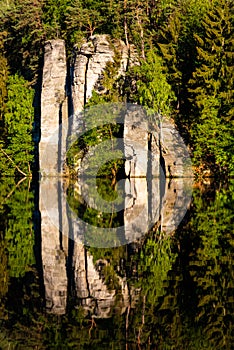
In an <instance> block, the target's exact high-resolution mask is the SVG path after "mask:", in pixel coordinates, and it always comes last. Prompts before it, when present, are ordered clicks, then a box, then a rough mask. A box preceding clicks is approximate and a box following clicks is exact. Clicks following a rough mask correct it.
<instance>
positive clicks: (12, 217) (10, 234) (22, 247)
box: [5, 180, 35, 277]
mask: <svg viewBox="0 0 234 350" xmlns="http://www.w3.org/2000/svg"><path fill="white" fill-rule="evenodd" d="M29 186H30V183H29V182H28V181H26V180H24V181H23V182H21V183H20V185H19V186H18V187H17V188H15V191H14V192H13V193H12V195H11V196H10V197H9V199H8V200H7V201H6V205H7V207H8V210H9V214H8V216H7V223H6V232H5V241H6V242H7V251H8V266H9V275H10V276H11V277H22V276H24V274H25V273H26V271H28V270H29V269H30V267H31V266H32V265H33V264H34V263H35V258H34V252H33V247H34V232H33V223H32V214H33V206H34V205H33V194H32V192H30V191H29ZM22 208H24V210H23V214H22Z"/></svg>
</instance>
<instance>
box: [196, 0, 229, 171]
mask: <svg viewBox="0 0 234 350" xmlns="http://www.w3.org/2000/svg"><path fill="white" fill-rule="evenodd" d="M233 11H234V9H233V6H232V1H225V0H221V1H219V2H217V3H216V4H215V6H213V8H212V10H211V11H209V13H208V15H207V16H206V17H205V19H204V21H203V22H202V29H203V33H202V35H198V34H195V39H196V41H197V66H196V70H195V72H194V73H193V77H192V79H191V80H190V82H189V83H190V99H191V102H192V103H193V106H194V108H193V110H192V113H193V115H194V122H193V125H192V136H193V141H194V144H195V146H194V155H195V159H196V161H197V162H201V161H202V162H204V163H207V165H208V167H212V166H213V167H214V169H216V167H218V168H219V171H220V172H224V171H227V172H228V171H233V170H234V159H233V143H234V133H233V126H234V125H233V118H232V117H233V111H234V109H233V105H234V95H233V82H234V66H233V62H234V61H233V58H234V45H233V44H234V40H233V34H234V30H233V14H234V12H233Z"/></svg>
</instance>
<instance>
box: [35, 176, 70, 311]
mask: <svg viewBox="0 0 234 350" xmlns="http://www.w3.org/2000/svg"><path fill="white" fill-rule="evenodd" d="M59 187H60V183H59V182H57V179H54V178H50V179H49V178H46V179H44V178H43V180H42V182H41V183H40V203H39V207H40V212H41V252H42V253H41V254H42V266H43V277H44V286H45V299H46V309H47V311H48V312H51V313H54V314H64V313H65V312H66V304H67V283H68V282H67V272H66V255H67V253H68V252H67V237H66V236H65V235H63V236H62V241H61V240H60V230H59V222H60V219H61V217H60V216H61V211H60V210H59V209H60V208H59V202H60V197H59V195H60V189H59Z"/></svg>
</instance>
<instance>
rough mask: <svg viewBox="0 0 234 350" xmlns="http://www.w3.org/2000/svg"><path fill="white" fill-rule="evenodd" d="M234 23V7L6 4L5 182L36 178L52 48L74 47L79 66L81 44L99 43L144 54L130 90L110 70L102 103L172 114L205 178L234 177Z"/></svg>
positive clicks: (57, 0) (95, 0) (0, 27)
mask: <svg viewBox="0 0 234 350" xmlns="http://www.w3.org/2000/svg"><path fill="white" fill-rule="evenodd" d="M233 24H234V6H233V1H232V0H158V1H156V0H147V1H141V0H118V1H117V0H106V1H102V0H87V1H84V0H8V1H5V0H4V1H3V0H1V1H0V75H1V78H0V159H1V162H0V173H1V176H16V177H19V176H25V175H26V176H31V175H32V172H33V170H35V169H36V162H35V153H36V151H35V143H36V142H37V140H36V137H35V125H37V124H36V123H35V119H36V118H37V117H38V115H40V90H41V79H42V68H43V48H44V43H45V42H46V40H49V39H56V38H62V39H64V40H65V42H66V49H67V57H68V64H69V60H70V58H71V56H72V50H73V47H74V45H75V44H76V45H79V44H80V43H82V42H83V41H84V40H86V39H87V38H89V37H90V36H91V35H94V34H108V35H110V37H111V38H116V39H121V40H123V41H124V42H125V44H126V45H128V46H129V47H130V45H134V47H135V48H136V50H137V52H138V57H139V61H140V65H139V66H137V67H135V68H129V71H128V72H126V75H125V79H124V81H118V80H116V79H115V78H114V76H112V75H111V70H109V74H108V76H107V74H106V77H107V79H106V81H105V82H104V83H105V84H106V86H107V89H106V93H105V95H104V96H98V97H97V96H96V97H95V96H94V97H95V98H93V101H95V103H103V102H109V101H115V102H118V101H121V102H122V101H124V102H130V103H131V102H137V103H139V104H141V105H143V106H145V107H146V108H148V109H150V110H152V111H154V112H155V113H161V114H163V115H169V116H170V117H172V118H173V119H174V121H175V123H176V125H177V127H178V129H179V131H180V133H181V135H182V136H183V138H184V140H185V142H186V144H187V145H188V148H189V150H190V152H191V157H192V160H193V165H194V171H195V173H196V175H197V176H215V177H227V176H232V175H233V174H234V127H233V111H234V110H233V108H234V107H233V106H234V97H233V76H234V73H233V72H234V69H233V68H234V67H233V65H234V63H233V62H234V61H233V57H234V35H233V34H234V33H233ZM133 80H134V82H135V83H136V84H135V85H136V88H135V89H134V91H132V90H131V88H130V87H131V81H133ZM160 101H164V103H160Z"/></svg>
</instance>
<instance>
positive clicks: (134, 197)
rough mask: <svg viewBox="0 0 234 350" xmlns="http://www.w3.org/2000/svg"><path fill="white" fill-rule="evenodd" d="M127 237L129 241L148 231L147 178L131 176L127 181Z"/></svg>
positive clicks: (125, 219) (125, 218) (125, 224)
mask: <svg viewBox="0 0 234 350" xmlns="http://www.w3.org/2000/svg"><path fill="white" fill-rule="evenodd" d="M125 193H126V197H125V211H124V227H125V238H126V240H127V241H128V242H133V241H134V240H136V239H138V238H141V237H142V236H143V235H144V234H145V233H146V232H147V231H148V191H147V180H146V178H140V179H139V178H138V179H137V178H133V179H132V178H130V180H128V179H126V182H125Z"/></svg>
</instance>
